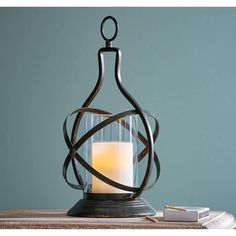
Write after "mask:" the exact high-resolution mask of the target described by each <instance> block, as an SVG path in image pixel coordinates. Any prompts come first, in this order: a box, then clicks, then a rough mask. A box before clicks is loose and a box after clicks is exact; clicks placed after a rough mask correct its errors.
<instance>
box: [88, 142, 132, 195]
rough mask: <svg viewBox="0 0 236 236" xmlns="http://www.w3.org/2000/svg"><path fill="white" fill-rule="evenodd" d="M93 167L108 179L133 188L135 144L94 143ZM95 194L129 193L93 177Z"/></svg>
mask: <svg viewBox="0 0 236 236" xmlns="http://www.w3.org/2000/svg"><path fill="white" fill-rule="evenodd" d="M91 154H92V167H93V168H94V169H96V170H97V171H99V172H100V173H101V174H103V175H105V176H107V177H108V178H110V179H112V180H114V181H116V182H118V183H121V184H124V185H128V186H133V143H130V142H95V143H92V153H91ZM92 192H93V193H127V191H125V190H120V189H118V188H115V187H112V186H110V185H108V184H106V183H104V182H103V181H101V180H99V179H98V178H96V177H95V176H92Z"/></svg>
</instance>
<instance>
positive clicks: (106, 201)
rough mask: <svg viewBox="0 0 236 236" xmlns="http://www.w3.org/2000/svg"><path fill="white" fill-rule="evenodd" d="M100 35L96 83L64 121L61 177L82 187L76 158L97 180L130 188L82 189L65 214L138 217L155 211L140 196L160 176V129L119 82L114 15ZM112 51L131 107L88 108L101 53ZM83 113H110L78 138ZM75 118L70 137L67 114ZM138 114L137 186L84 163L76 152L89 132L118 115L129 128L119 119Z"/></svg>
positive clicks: (95, 91)
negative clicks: (142, 168) (142, 166)
mask: <svg viewBox="0 0 236 236" xmlns="http://www.w3.org/2000/svg"><path fill="white" fill-rule="evenodd" d="M107 20H112V21H113V22H114V24H115V33H114V35H113V36H112V37H111V38H108V37H106V36H105V33H104V23H105V22H106V21H107ZM100 31H101V35H102V37H103V39H104V40H105V41H106V46H105V47H102V48H100V49H99V51H98V66H99V75H98V80H97V83H96V85H95V87H94V89H93V90H92V92H91V93H90V95H89V96H88V98H87V99H86V101H85V102H84V103H83V105H82V107H81V108H79V109H77V110H75V111H73V112H72V113H71V114H69V115H68V116H67V117H66V119H65V121H64V125H63V134H64V138H65V142H66V144H67V146H68V148H69V153H68V155H67V157H66V159H65V161H64V165H63V177H64V179H65V181H66V182H67V184H68V185H69V186H71V187H72V188H74V189H78V190H83V191H84V188H85V185H84V180H83V178H82V176H81V174H80V171H79V169H78V167H77V164H76V162H78V163H79V164H80V165H81V166H82V167H83V168H85V169H86V170H87V171H88V172H90V174H92V175H93V176H95V177H97V178H98V179H99V180H101V181H103V182H104V183H106V184H108V185H110V186H113V187H115V188H118V189H121V190H125V191H129V192H131V193H114V194H110V193H104V194H103V193H87V192H86V193H85V192H84V196H83V199H81V200H79V202H77V203H76V204H75V205H74V206H73V207H72V208H71V209H70V210H69V211H68V213H67V214H68V215H70V216H82V217H138V216H145V215H155V214H156V211H155V210H154V209H153V208H152V207H151V206H150V205H149V204H148V203H147V202H146V201H145V200H144V199H143V198H141V197H140V195H141V194H142V192H143V191H145V190H148V189H150V188H151V187H153V185H154V184H155V183H156V182H157V180H158V178H159V176H160V162H159V159H158V156H157V154H156V152H155V149H154V143H155V142H156V140H157V136H158V132H159V124H158V121H157V119H156V118H155V117H154V116H153V115H152V114H150V113H149V112H147V111H144V110H143V109H142V108H141V107H140V105H139V104H138V103H137V101H136V100H135V99H134V98H133V97H132V96H131V95H130V94H129V92H128V91H127V90H126V89H125V87H124V86H123V84H122V80H121V75H120V65H121V51H120V49H119V48H116V47H113V46H112V41H113V40H114V39H115V38H116V36H117V33H118V23H117V21H116V19H115V18H114V17H112V16H107V17H105V18H104V19H103V21H102V23H101V27H100ZM107 52H109V53H115V80H116V84H117V86H118V88H119V90H120V92H121V93H122V94H123V96H124V97H125V98H126V99H127V100H128V102H129V103H130V104H131V105H132V106H133V108H134V109H133V110H128V111H124V112H121V113H118V114H114V115H113V114H112V113H110V112H108V111H105V110H101V109H97V108H90V107H89V105H90V104H91V102H92V101H93V100H94V98H95V97H96V95H97V94H98V92H99V90H100V89H101V86H102V83H103V79H104V71H105V70H104V54H105V53H107ZM85 113H94V114H107V115H109V116H108V118H106V119H105V120H104V121H102V122H100V123H99V124H97V125H96V126H94V127H93V128H92V129H90V130H89V131H88V132H87V133H85V134H84V135H83V136H82V137H80V138H79V140H76V139H77V134H78V128H79V125H80V123H81V119H82V117H83V115H84V114H85ZM75 114H76V118H75V120H74V124H73V127H72V131H71V137H69V135H68V132H67V120H68V118H69V117H70V116H72V115H75ZM136 114H137V115H138V116H139V117H140V119H141V121H142V123H143V126H144V129H145V133H146V137H145V136H144V135H143V134H142V133H140V132H138V134H134V133H133V135H137V138H138V140H139V141H140V142H141V143H143V145H144V148H143V150H142V151H141V152H140V153H139V154H138V162H140V161H141V160H143V159H144V157H146V156H147V157H148V160H147V167H146V172H145V175H144V178H143V180H142V182H141V184H140V186H139V187H132V186H127V185H124V184H121V183H118V182H116V181H114V180H112V179H110V178H108V177H106V176H105V175H103V174H102V173H100V172H98V171H97V170H96V169H94V168H93V167H92V166H91V165H90V164H89V163H87V162H86V161H85V160H84V158H83V157H82V156H81V155H80V154H79V153H78V150H79V148H81V146H82V145H83V144H84V142H86V141H87V140H88V139H89V138H90V137H91V136H92V135H94V134H95V133H96V132H98V131H99V130H101V129H103V128H104V127H106V126H107V125H109V124H111V123H113V122H118V120H120V119H121V125H122V126H123V127H124V128H126V129H129V128H130V127H129V124H128V123H126V122H125V121H124V120H122V119H123V118H124V117H126V116H130V115H136ZM150 117H151V118H152V119H154V121H155V127H154V132H153V133H152V129H151V126H150V124H149V121H148V118H150ZM70 163H71V164H72V167H73V172H74V175H75V177H76V180H77V182H78V184H74V183H71V182H69V180H68V178H67V172H68V167H69V165H70ZM153 164H154V166H155V167H156V177H155V181H154V182H153V183H152V184H150V185H148V183H149V180H150V177H151V172H152V168H153Z"/></svg>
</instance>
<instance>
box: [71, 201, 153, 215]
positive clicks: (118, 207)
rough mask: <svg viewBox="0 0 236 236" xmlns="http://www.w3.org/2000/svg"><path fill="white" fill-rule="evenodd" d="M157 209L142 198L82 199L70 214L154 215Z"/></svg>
mask: <svg viewBox="0 0 236 236" xmlns="http://www.w3.org/2000/svg"><path fill="white" fill-rule="evenodd" d="M155 214H156V211H155V210H154V209H153V208H152V207H151V206H150V205H149V204H148V203H147V202H146V201H145V200H144V199H142V198H139V199H134V200H103V199H81V200H79V201H78V202H77V203H76V204H75V205H74V206H73V207H72V208H71V209H70V210H69V211H68V212H67V215H68V216H75V217H91V218H93V217H94V218H96V217H97V218H127V217H143V216H146V215H150V216H153V215H155Z"/></svg>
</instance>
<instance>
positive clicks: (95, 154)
mask: <svg viewBox="0 0 236 236" xmlns="http://www.w3.org/2000/svg"><path fill="white" fill-rule="evenodd" d="M110 116H111V115H106V114H102V115H101V114H91V113H88V114H86V115H85V116H84V118H85V132H88V131H89V130H90V129H91V128H93V127H94V126H96V125H98V124H99V123H101V122H102V121H104V120H106V119H107V118H109V117H110ZM137 135H138V117H137V116H136V115H131V116H127V117H125V118H122V119H119V120H117V121H115V122H113V123H111V124H109V125H107V126H105V127H104V128H102V129H101V130H99V131H98V132H97V133H95V134H94V135H93V136H91V137H90V138H89V139H88V140H87V141H86V142H85V146H84V154H85V159H86V161H87V162H88V163H90V165H91V166H92V167H93V168H94V169H96V170H97V171H99V172H100V173H101V174H103V175H105V176H106V177H108V178H109V179H111V180H114V181H116V182H118V183H120V184H123V185H127V186H131V187H137V185H138V156H137V152H138V139H137ZM85 192H87V193H103V194H104V193H105V194H107V193H108V194H116V193H117V194H119V193H129V192H127V191H125V190H121V189H118V188H115V187H113V186H111V185H109V184H106V183H104V182H103V181H101V180H100V179H98V178H97V177H95V176H93V175H91V174H90V172H88V171H87V170H86V172H85Z"/></svg>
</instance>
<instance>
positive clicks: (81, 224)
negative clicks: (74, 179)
mask: <svg viewBox="0 0 236 236" xmlns="http://www.w3.org/2000/svg"><path fill="white" fill-rule="evenodd" d="M66 211H67V210H65V209H11V210H5V211H0V228H1V229H207V228H208V229H225V228H230V229H232V228H234V227H236V222H235V218H234V216H233V215H232V214H230V213H227V212H222V211H211V212H210V216H209V217H208V218H207V219H205V220H201V221H199V222H167V221H164V220H163V217H162V216H163V215H162V211H158V213H157V215H156V216H155V218H156V219H158V222H152V221H150V220H148V219H145V218H142V217H141V218H76V217H69V216H67V215H66Z"/></svg>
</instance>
